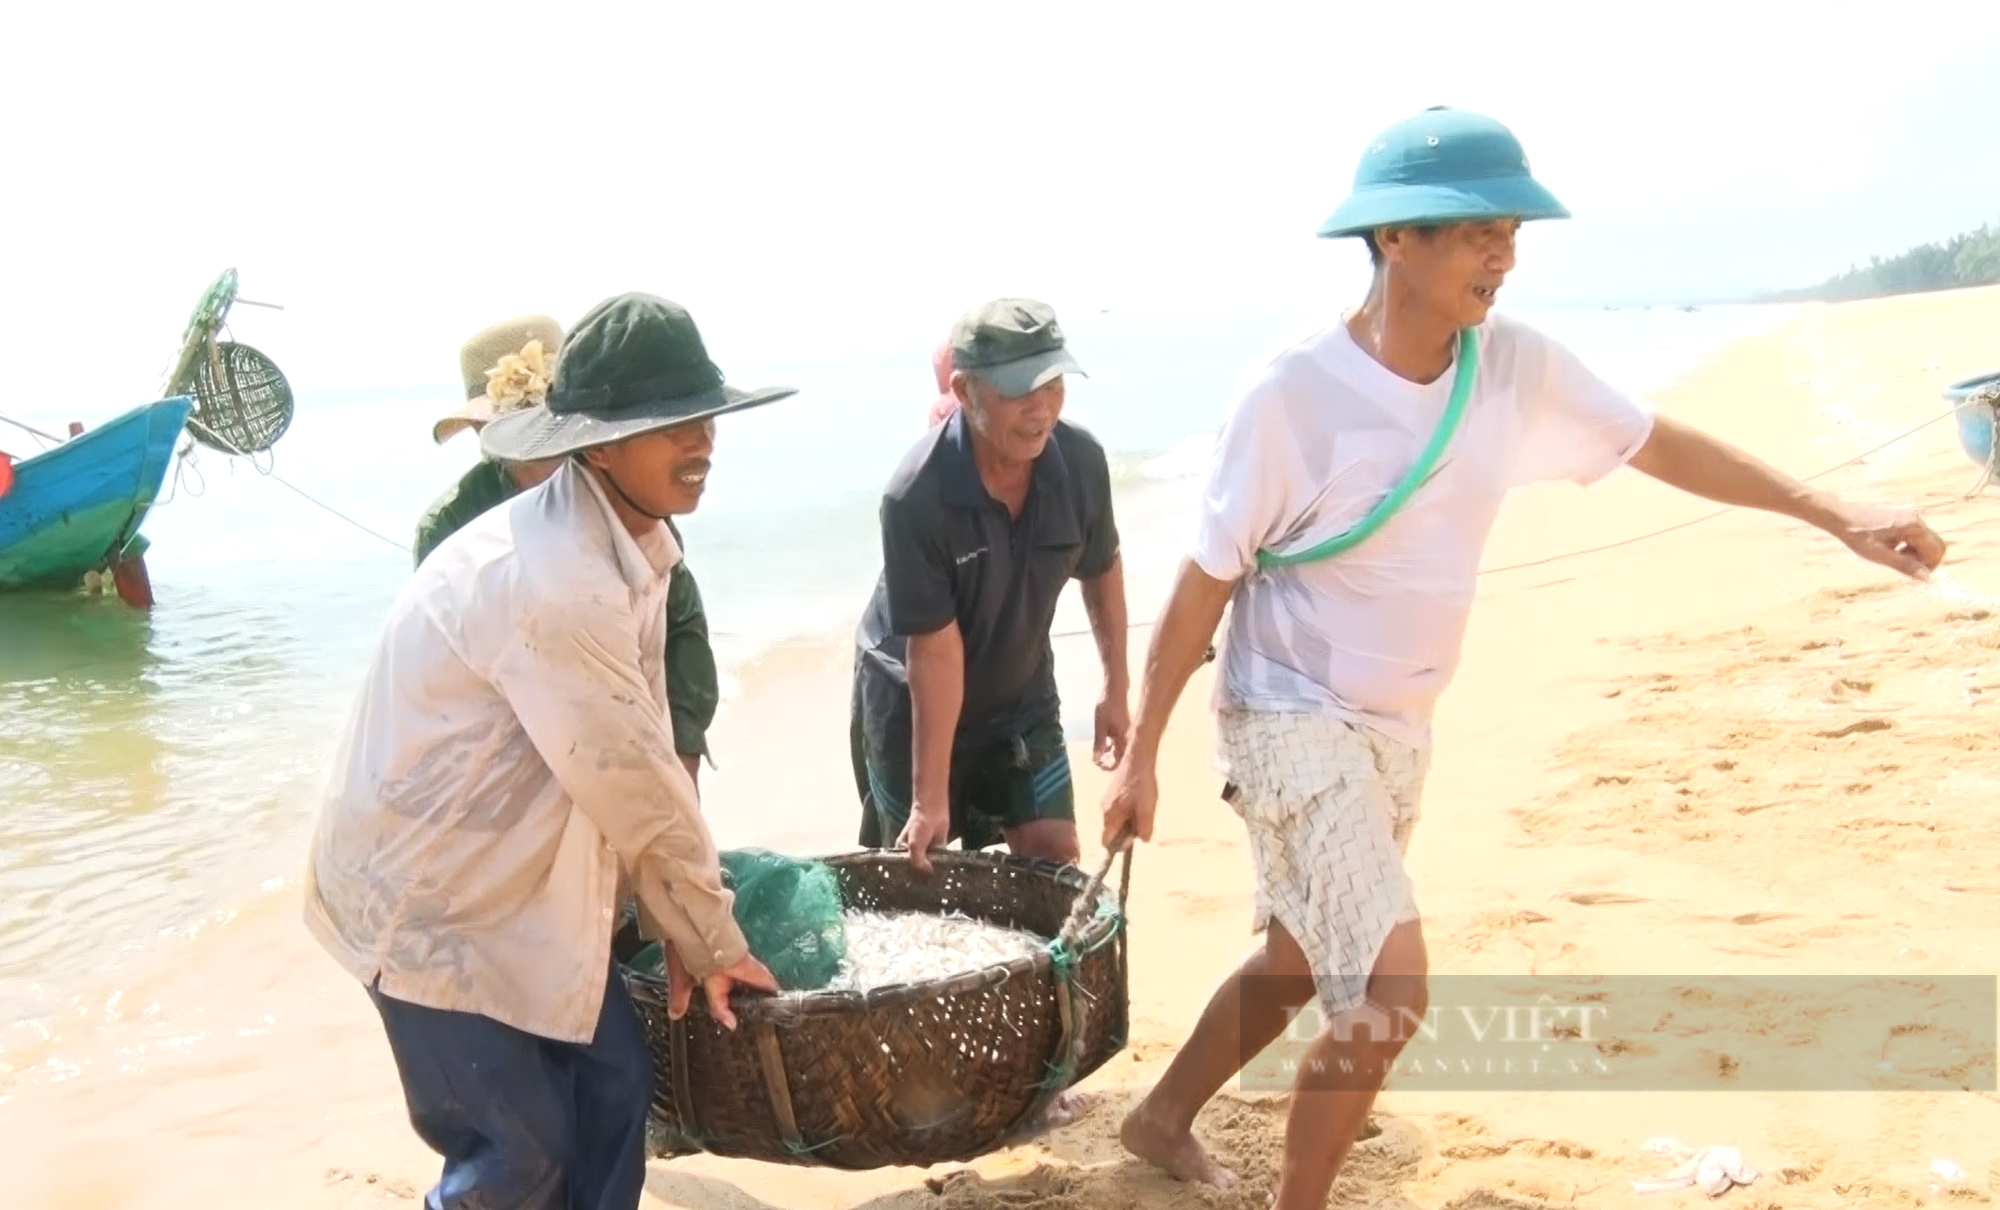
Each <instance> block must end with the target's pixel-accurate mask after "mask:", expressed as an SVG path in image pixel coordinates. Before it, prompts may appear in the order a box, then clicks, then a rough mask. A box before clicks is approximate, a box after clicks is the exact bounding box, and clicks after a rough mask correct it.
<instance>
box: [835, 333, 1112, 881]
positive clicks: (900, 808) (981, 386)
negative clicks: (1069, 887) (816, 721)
mask: <svg viewBox="0 0 2000 1210" xmlns="http://www.w3.org/2000/svg"><path fill="white" fill-rule="evenodd" d="M947 352H948V353H949V355H950V359H951V365H952V367H953V368H952V369H951V371H950V377H949V379H948V380H947V381H948V383H949V387H950V390H951V392H952V395H953V396H954V397H955V399H956V400H957V402H958V404H959V406H958V408H957V410H956V411H955V412H952V413H951V414H950V415H949V416H948V417H947V418H946V419H945V420H944V421H943V423H942V424H937V425H934V426H932V427H931V428H930V429H929V430H928V431H927V432H926V433H925V434H924V436H923V438H922V439H921V440H920V441H918V442H917V443H916V445H914V446H913V447H911V449H910V451H909V452H908V453H907V454H905V455H904V457H903V460H902V463H901V465H899V466H898V467H897V468H896V471H895V473H894V474H893V475H892V476H891V477H890V480H889V485H888V488H887V490H886V491H885V492H884V493H883V496H882V505H881V525H882V576H881V579H880V580H879V581H878V582H877V584H876V587H875V593H874V596H873V597H872V598H871V599H870V601H869V603H868V608H867V611H866V613H865V614H864V616H863V617H862V621H861V626H860V630H859V633H858V635H857V640H856V652H855V663H854V697H853V711H854V717H853V722H852V726H851V728H850V740H851V744H852V748H853V752H852V757H853V763H854V775H855V781H856V788H857V789H858V790H859V791H860V794H861V800H862V824H861V843H862V844H863V845H866V846H869V847H872V848H880V847H885V846H886V845H887V844H889V843H894V844H896V845H898V846H901V847H906V848H908V849H909V850H910V853H911V860H912V862H913V863H914V864H915V865H916V866H917V867H918V868H919V869H922V870H926V871H927V870H929V868H930V859H929V856H928V853H929V850H930V849H932V848H942V847H943V846H944V845H945V844H947V843H948V842H949V841H950V840H953V839H956V840H959V841H960V842H961V843H962V845H963V847H964V848H966V849H968V850H971V849H978V848H984V847H987V846H989V845H993V844H998V843H1000V842H1001V841H1003V840H1004V841H1005V842H1006V844H1007V847H1008V849H1009V850H1010V851H1012V852H1014V853H1017V854H1021V855H1025V856H1032V857H1041V858H1046V859H1048V860H1050V861H1057V862H1073V861H1075V860H1076V859H1077V857H1078V847H1077V835H1076V804H1075V796H1074V793H1073V791H1072V789H1071V785H1070V765H1069V754H1068V750H1067V748H1066V747H1065V744H1064V736H1063V727H1062V718H1061V709H1060V703H1059V701H1058V700H1057V696H1056V680H1055V656H1054V651H1053V649H1052V647H1051V644H1050V636H1049V628H1050V625H1051V623H1052V622H1053V621H1054V619H1055V609H1056V601H1057V598H1058V597H1060V596H1061V594H1062V590H1063V586H1064V585H1065V584H1067V583H1068V582H1069V581H1071V580H1077V581H1079V582H1080V583H1081V585H1082V592H1083V601H1084V607H1085V609H1086V610H1087V612H1088V614H1089V617H1090V627H1091V630H1092V632H1093V633H1094V634H1095V635H1096V638H1097V650H1098V655H1099V657H1100V658H1101V659H1102V661H1103V664H1104V691H1103V694H1102V696H1101V698H1100V699H1099V701H1098V703H1097V709H1096V719H1095V756H1096V759H1097V760H1098V762H1099V763H1101V764H1105V765H1106V767H1109V763H1110V762H1112V761H1115V760H1116V759H1117V757H1118V756H1119V755H1120V754H1121V753H1123V752H1124V750H1125V740H1126V735H1127V733H1128V732H1129V730H1130V728H1131V718H1130V714H1129V713H1128V701H1127V688H1128V683H1127V674H1126V668H1125V580H1124V571H1123V567H1122V565H1121V562H1120V560H1119V551H1118V529H1117V526H1116V524H1115V522H1114V519H1113V517H1112V509H1111V474H1110V469H1109V465H1108V463H1107V462H1106V460H1105V456H1104V447H1103V446H1101V445H1099V444H1098V443H1097V440H1096V439H1095V438H1094V437H1092V436H1091V435H1090V434H1089V433H1087V432H1085V431H1084V430H1083V429H1081V428H1078V427H1077V426H1076V425H1074V424H1071V423H1069V422H1068V421H1065V420H1063V419H1062V418H1061V417H1062V409H1063V392H1064V385H1063V383H1064V379H1063V376H1064V375H1065V374H1071V373H1075V374H1081V373H1083V370H1082V368H1081V367H1080V366H1078V365H1077V363H1076V361H1075V360H1074V359H1073V358H1072V357H1071V356H1070V354H1069V350H1068V348H1067V347H1066V345H1065V342H1064V339H1063V333H1062V328H1061V326H1060V325H1059V324H1058V323H1057V322H1056V316H1055V312H1054V311H1053V310H1052V309H1050V308H1049V306H1048V305H1047V304H1045V303H1041V302H1037V301H1034V300H1032V299H1018V298H1003V299H998V300H995V301H993V302H988V303H985V304H982V305H980V306H977V307H974V308H972V309H971V310H970V311H968V312H966V313H965V314H964V315H963V316H962V317H961V318H960V319H959V320H958V322H957V323H956V324H955V325H954V327H953V329H952V335H951V338H950V348H949V349H948V350H947Z"/></svg>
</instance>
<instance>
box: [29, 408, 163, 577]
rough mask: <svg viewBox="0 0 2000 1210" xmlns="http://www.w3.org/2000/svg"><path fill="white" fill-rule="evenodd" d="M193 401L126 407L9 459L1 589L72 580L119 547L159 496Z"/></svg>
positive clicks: (110, 558) (109, 559)
mask: <svg viewBox="0 0 2000 1210" xmlns="http://www.w3.org/2000/svg"><path fill="white" fill-rule="evenodd" d="M193 408H194V401H193V400H191V399H189V398H187V397H185V396H176V397H175V398H172V399H162V400H160V401H158V402H157V403H149V404H146V405H144V406H142V407H137V408H133V409H132V410H131V411H129V412H126V413H125V414H124V415H122V416H119V417H117V418H115V419H113V420H111V421H109V422H107V423H106V424H103V425H101V426H99V427H98V428H95V429H92V430H90V431H88V432H86V433H84V434H82V435H81V436H78V437H74V438H72V439H71V440H69V441H67V442H64V443H63V444H62V445H59V446H57V447H56V448H54V449H52V450H48V451H46V452H44V453H41V454H37V455H35V456H34V457H33V458H29V459H26V460H24V461H22V462H18V463H16V464H15V466H14V486H13V489H12V490H11V491H9V492H8V493H7V494H6V495H5V496H0V590H8V589H25V588H74V587H75V586H76V585H77V583H78V582H79V581H80V580H81V579H82V578H83V575H84V573H85V572H89V571H97V570H101V569H103V568H105V567H107V566H109V565H110V564H111V563H113V562H114V561H116V560H117V559H118V558H119V556H120V555H121V554H125V553H137V552H136V551H128V549H127V548H128V547H129V546H130V545H131V544H132V540H133V539H134V538H135V537H137V536H138V533H139V527H140V526H141V525H142V524H144V523H145V520H146V513H147V511H148V510H149V509H151V508H152V506H153V501H154V500H156V499H157V498H158V497H159V494H160V485H161V484H162V483H164V482H165V481H166V477H167V470H168V468H169V467H170V466H172V465H173V457H174V444H175V442H177V441H179V440H180V436H181V430H182V428H183V427H184V426H185V425H186V424H187V418H188V413H189V412H190V411H192V410H193Z"/></svg>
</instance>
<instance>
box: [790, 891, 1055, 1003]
mask: <svg viewBox="0 0 2000 1210" xmlns="http://www.w3.org/2000/svg"><path fill="white" fill-rule="evenodd" d="M846 929H847V957H846V958H845V959H844V960H842V962H841V964H840V970H839V971H838V972H837V973H836V974H835V975H834V977H833V982H831V983H829V984H828V985H827V990H828V991H867V990H869V989H870V988H876V987H882V986H884V985H885V984H890V983H928V982H930V981H931V980H934V979H948V978H950V977H952V976H953V975H961V974H964V973H965V972H967V971H976V970H981V969H984V968H985V967H988V966H993V965H996V964H998V963H1002V962H1012V961H1013V960H1014V959H1016V958H1030V957H1033V956H1034V955H1035V953H1036V952H1037V951H1039V950H1040V949H1041V948H1042V947H1043V946H1045V945H1046V944H1047V941H1046V940H1044V939H1043V938H1041V937H1037V936H1036V935H1035V934H1033V933H1030V932H1027V931H1025V930H1020V929H1006V928H1001V927H1000V926H998V925H994V924H988V923H986V922H985V921H984V920H975V919H973V918H972V917H970V916H966V915H962V914H959V913H952V914H950V915H942V916H939V915H932V914H930V913H927V912H863V911H850V912H848V913H846Z"/></svg>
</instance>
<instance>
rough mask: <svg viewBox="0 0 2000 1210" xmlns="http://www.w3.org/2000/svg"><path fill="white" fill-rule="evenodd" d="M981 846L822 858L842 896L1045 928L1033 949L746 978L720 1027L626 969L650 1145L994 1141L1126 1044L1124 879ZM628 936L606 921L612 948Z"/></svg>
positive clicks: (814, 1159) (925, 1161)
mask: <svg viewBox="0 0 2000 1210" xmlns="http://www.w3.org/2000/svg"><path fill="white" fill-rule="evenodd" d="M1124 854H1125V856H1124V869H1123V871H1122V872H1121V879H1120V883H1121V885H1120V887H1119V889H1118V892H1117V895H1116V897H1115V898H1114V897H1113V895H1112V893H1111V890H1110V888H1109V887H1107V886H1106V885H1105V874H1106V873H1107V872H1108V871H1109V868H1110V863H1111V857H1110V855H1107V856H1106V859H1105V866H1104V868H1102V869H1100V870H1099V871H1098V872H1097V875H1096V876H1095V877H1089V876H1086V875H1085V874H1084V873H1083V872H1082V871H1081V870H1079V869H1077V868H1076V867H1075V866H1067V865H1063V866H1059V865H1055V864H1052V863H1050V862H1045V861H1032V860H1028V859H1024V858H1019V857H1011V856H1005V855H1001V854H994V853H984V852H974V853H960V852H954V851H945V852H938V853H934V854H932V855H931V862H932V868H933V874H932V875H931V877H929V878H928V879H926V878H924V877H922V876H921V875H918V874H917V873H916V871H915V870H914V869H913V867H912V866H911V865H910V861H909V856H908V854H906V853H898V852H891V851H887V850H873V849H871V850H867V851H864V852H860V853H850V854H843V855H841V856H837V857H832V858H828V859H827V861H828V864H829V865H831V866H832V867H833V868H834V870H835V871H836V872H837V873H838V875H839V877H840V881H841V890H842V894H843V897H844V899H845V902H846V905H847V907H849V908H850V909H860V910H865V911H884V912H904V911H918V912H932V913H949V912H958V913H963V914H964V915H967V916H971V917H974V918H976V919H980V920H984V921H987V922H989V923H992V924H996V925H1000V926H1002V927H1006V928H1020V929H1027V930H1029V931H1031V932H1033V933H1035V934H1037V935H1038V936H1042V937H1050V938H1054V939H1055V942H1054V943H1052V944H1050V945H1048V946H1045V947H1044V948H1043V949H1042V950H1041V951H1040V952H1038V953H1037V954H1036V955H1035V956H1034V957H1032V958H1023V959H1017V960H1015V961H1013V962H1009V963H1005V964H1001V965H996V966H991V967H988V968H986V969H984V970H979V971H972V972H968V973H966V974H963V975H959V976H955V977H953V978H950V979H942V980H936V981H932V982H928V983H903V984H892V985H888V986H884V987H878V988H873V989H871V990H869V991H867V992H866V993H861V992H805V993H790V994H785V995H779V996H767V995H759V994H755V993H751V994H744V995H739V996H737V997H735V998H734V1000H733V1001H732V1008H733V1009H734V1011H735V1013H736V1016H737V1029H736V1030H735V1031H734V1032H733V1033H732V1032H730V1031H728V1030H725V1029H723V1028H722V1027H721V1026H720V1025H718V1024H717V1023H716V1022H715V1021H714V1019H713V1018H711V1017H709V1016H708V1014H707V1012H706V1010H705V1008H704V1006H703V1002H702V997H701V996H700V995H698V994H697V995H696V996H695V997H694V1001H693V1004H692V1006H691V1007H690V1008H689V1010H688V1012H687V1014H686V1015H685V1016H684V1017H682V1019H681V1020H679V1021H674V1020H671V1019H670V1018H669V1017H668V1014H667V984H666V981H665V980H664V979H660V978H656V977H653V976H651V975H647V974H643V973H641V972H638V971H634V970H630V969H625V970H624V975H625V979H626V983H627V985H628V986H629V987H630V988H631V990H632V998H633V1001H634V1003H635V1004H636V1005H637V1007H638V1011H639V1019H640V1023H641V1025H642V1026H643V1028H644V1030H645V1033H646V1038H647V1043H648V1045H649V1046H650V1048H651V1050H652V1054H653V1063H654V1071H655V1076H656V1082H655V1091H654V1098H653V1115H652V1121H651V1123H650V1126H651V1130H650V1131H649V1135H650V1144H649V1150H651V1151H652V1153H653V1154H654V1155H656V1156H662V1157H666V1156H675V1155H687V1154H692V1153H694V1152H698V1151H705V1152H709V1153H711V1154H714V1155H724V1156H733V1157H740V1158H746V1159H757V1160H765V1161H769V1162H771V1163H780V1164H798V1165H809V1166H818V1167H828V1168H847V1169H864V1168H879V1167H884V1166H888V1165H912V1166H919V1167H922V1166H928V1165H931V1164H940V1163H950V1162H956V1161H963V1160H969V1159H972V1158H974V1157H977V1156H980V1155H984V1154H986V1153H988V1152H991V1151H993V1150H995V1149H997V1148H999V1147H1002V1146H1006V1145H1007V1144H1008V1142H1009V1140H1010V1139H1012V1138H1014V1137H1017V1136H1018V1135H1019V1134H1020V1132H1021V1131H1022V1130H1023V1128H1024V1127H1026V1126H1027V1125H1028V1124H1029V1123H1031V1122H1032V1121H1034V1119H1035V1118H1036V1117H1037V1116H1038V1115H1039V1114H1040V1113H1041V1111H1042V1109H1043V1108H1045V1107H1046V1106H1047V1105H1048V1104H1049V1102H1050V1101H1052V1100H1053V1099H1054V1098H1055V1096H1056V1094H1058V1093H1059V1092H1061V1091H1062V1090H1063V1089H1064V1088H1067V1087H1069V1086H1070V1085H1072V1084H1074V1083H1075V1082H1076V1081H1078V1080H1081V1079H1083V1078H1084V1077H1085V1076H1087V1075H1089V1074H1090V1073H1091V1072H1093V1071H1095V1070H1097V1069H1098V1068H1099V1067H1100V1066H1102V1065H1103V1064H1104V1062H1105V1061H1106V1060H1107V1059H1109V1058H1111V1057H1112V1056H1113V1055H1115V1054H1117V1053H1118V1052H1119V1051H1120V1050H1122V1049H1124V1046H1125V1040H1126V1030H1127V1013H1128V1006H1127V999H1126V955H1125V930H1124V923H1125V921H1124V912H1123V908H1124V898H1125V887H1124V885H1123V884H1124V882H1125V881H1126V880H1127V879H1129V877H1130V869H1131V850H1130V849H1129V848H1126V849H1125V850H1124ZM639 944H642V942H641V941H640V939H639V938H638V936H637V935H636V933H633V932H631V931H627V932H624V933H622V934H621V936H620V941H619V952H620V954H621V956H629V954H630V953H631V951H632V950H634V949H636V948H637V947H638V945H639Z"/></svg>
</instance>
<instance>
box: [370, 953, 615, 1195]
mask: <svg viewBox="0 0 2000 1210" xmlns="http://www.w3.org/2000/svg"><path fill="white" fill-rule="evenodd" d="M368 994H369V996H370V997H371V998H372V999H373V1000H374V1001H375V1008H376V1010H377V1011H378V1012H380V1013H381V1014H382V1024H383V1027H384V1028H385V1029H387V1030H388V1033H389V1049H390V1050H391V1051H393V1052H394V1053H395V1056H396V1069H397V1071H399V1072H400V1073H401V1074H402V1077H403V1097H404V1099H405V1100H406V1101H407V1102H408V1103H409V1108H410V1124H411V1125H412V1126H414V1127H415V1128H416V1131H417V1135H418V1137H420V1138H422V1139H423V1141H424V1142H425V1143H428V1144H429V1145H430V1147H431V1150H433V1151H435V1152H437V1153H438V1154H439V1155H442V1156H443V1157H444V1175H443V1176H442V1177H441V1178H439V1180H438V1183H437V1187H436V1188H434V1189H432V1190H431V1191H430V1195H429V1197H427V1198H426V1199H425V1202H424V1204H425V1205H426V1206H427V1207H429V1210H633V1208H634V1207H636V1206H637V1205H638V1204H639V1195H640V1192H641V1191H642V1190H643V1189H644V1188H645V1184H646V1110H647V1106H648V1104H649V1103H650V1102H651V1100H652V1097H653V1060H652V1056H651V1055H650V1054H649V1053H648V1052H647V1050H646V1040H645V1036H644V1034H642V1033H641V1032H640V1029H639V1017H638V1014H637V1013H636V1012H634V1011H633V1008H632V1000H631V997H630V995H629V994H628V993H627V992H626V990H625V981H624V980H622V979H620V978H619V977H618V974H617V972H616V970H615V969H614V970H613V971H611V972H610V979H609V982H608V983H607V985H606V987H605V990H604V1007H603V1009H602V1010H601V1011H600V1012H599V1013H598V1017H597V1033H596V1035H595V1036H594V1037H593V1038H592V1039H591V1041H590V1042H589V1043H588V1044H587V1045H576V1044H573V1043H567V1042H552V1041H550V1040H549V1039H547V1038H540V1037H536V1036H535V1035H534V1034H529V1033H523V1032H521V1031H520V1030H518V1029H515V1028H513V1027H512V1026H508V1025H502V1024H501V1023H500V1022H498V1021H495V1020H493V1019H492V1018H491V1017H482V1016H479V1015H477V1014H475V1013H457V1012H445V1011H443V1010H441V1009H435V1008H424V1007H421V1006H419V1005H415V1004H410V1003H408V1002H406V1001H402V1000H395V999H391V998H390V997H388V996H385V995H383V994H382V993H381V992H379V991H377V990H376V989H374V988H372V987H371V988H369V989H368Z"/></svg>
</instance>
